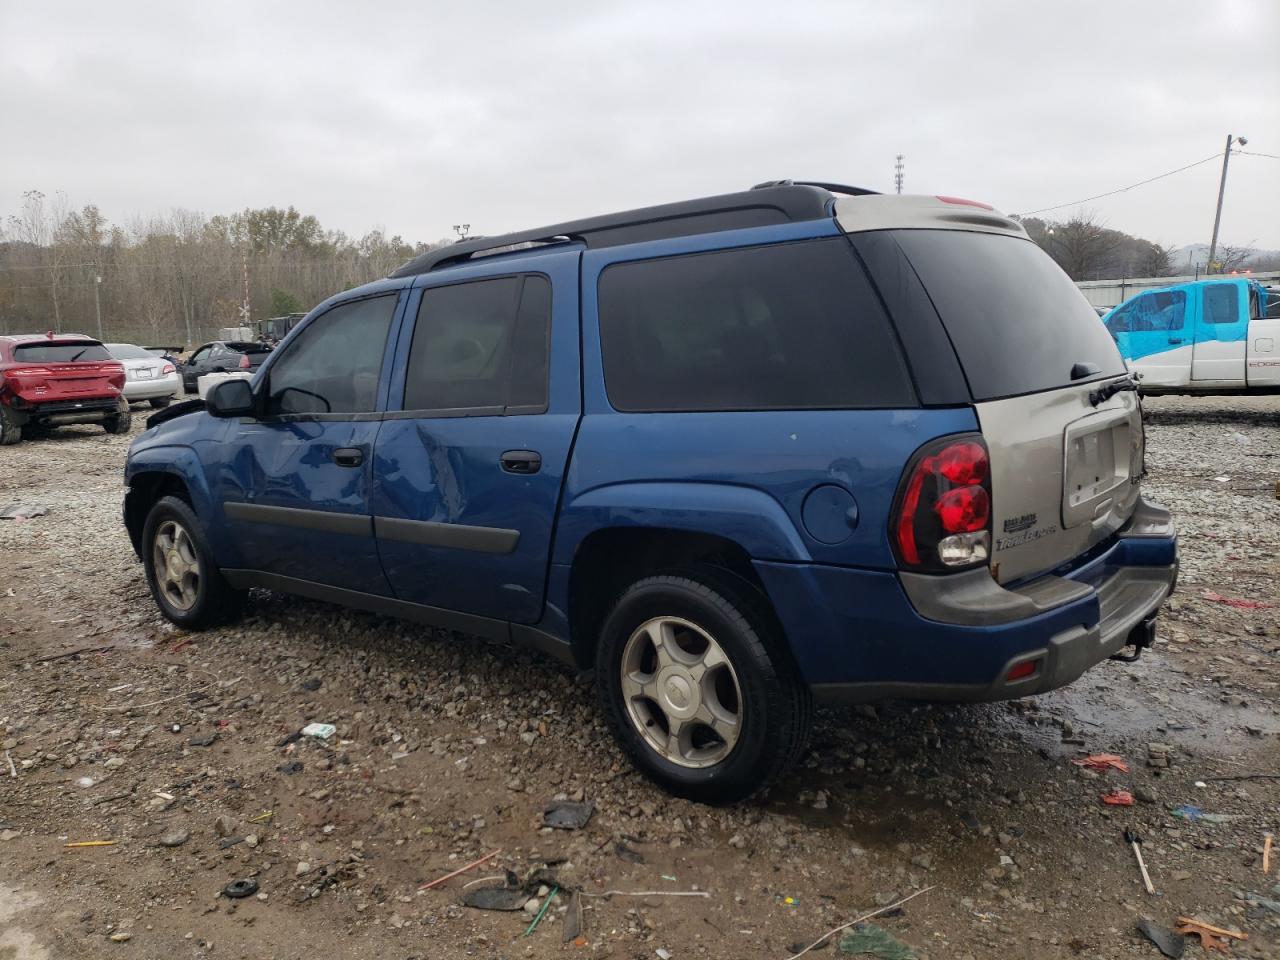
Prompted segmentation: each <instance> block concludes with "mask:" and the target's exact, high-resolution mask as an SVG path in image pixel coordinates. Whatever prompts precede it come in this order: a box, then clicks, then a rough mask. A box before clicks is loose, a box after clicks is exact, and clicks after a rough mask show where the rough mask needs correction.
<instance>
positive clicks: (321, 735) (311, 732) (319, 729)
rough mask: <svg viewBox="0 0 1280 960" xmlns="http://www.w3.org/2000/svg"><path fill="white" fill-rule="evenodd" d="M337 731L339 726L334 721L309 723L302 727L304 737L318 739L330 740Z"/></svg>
mask: <svg viewBox="0 0 1280 960" xmlns="http://www.w3.org/2000/svg"><path fill="white" fill-rule="evenodd" d="M337 732H338V728H337V727H335V726H334V725H333V724H332V723H308V724H307V725H306V726H305V727H303V728H302V735H303V736H304V737H314V738H315V739H317V740H328V739H329V738H330V737H332V736H333V735H334V734H335V733H337Z"/></svg>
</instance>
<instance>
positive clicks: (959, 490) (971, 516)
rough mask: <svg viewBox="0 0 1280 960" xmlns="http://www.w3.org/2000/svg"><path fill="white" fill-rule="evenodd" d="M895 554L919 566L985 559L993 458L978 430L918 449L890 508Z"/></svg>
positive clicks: (932, 567) (965, 564) (940, 566)
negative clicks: (976, 432)
mask: <svg viewBox="0 0 1280 960" xmlns="http://www.w3.org/2000/svg"><path fill="white" fill-rule="evenodd" d="M891 533H892V539H893V543H894V547H895V548H896V550H897V553H898V560H899V561H900V562H901V563H902V564H903V565H904V566H907V567H913V568H916V569H921V570H954V569H956V568H958V567H968V566H973V565H975V564H979V563H985V562H986V560H987V557H988V556H989V555H990V552H991V463H990V461H989V459H988V457H987V447H986V444H984V443H983V442H982V438H981V437H980V436H964V437H947V438H945V439H943V440H938V441H934V442H933V443H930V444H927V445H926V446H924V447H922V448H921V449H920V450H919V451H917V452H916V455H915V456H914V457H913V458H912V460H911V465H910V466H909V467H908V468H907V471H906V473H905V475H904V476H903V480H902V485H901V487H900V489H899V492H898V498H897V507H896V509H895V511H894V514H893V527H892V531H891Z"/></svg>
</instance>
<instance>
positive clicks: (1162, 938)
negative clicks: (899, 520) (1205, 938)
mask: <svg viewBox="0 0 1280 960" xmlns="http://www.w3.org/2000/svg"><path fill="white" fill-rule="evenodd" d="M1138 932H1139V933H1141V934H1142V935H1143V936H1144V937H1146V938H1147V939H1148V940H1150V941H1151V942H1152V943H1154V944H1155V945H1156V949H1157V950H1159V951H1160V952H1161V953H1163V954H1164V955H1165V956H1166V957H1169V958H1170V960H1178V958H1179V957H1181V956H1182V953H1183V951H1184V950H1186V949H1187V941H1186V940H1184V939H1183V938H1182V936H1181V935H1180V934H1177V933H1174V932H1173V931H1172V930H1170V929H1169V928H1168V927H1162V926H1160V925H1159V924H1158V923H1154V922H1153V921H1151V920H1150V919H1148V918H1147V917H1139V918H1138Z"/></svg>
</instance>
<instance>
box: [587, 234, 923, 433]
mask: <svg viewBox="0 0 1280 960" xmlns="http://www.w3.org/2000/svg"><path fill="white" fill-rule="evenodd" d="M599 302H600V338H601V348H602V351H603V354H604V375H605V386H606V388H607V390H608V393H609V401H610V403H612V404H613V406H614V407H615V408H616V409H618V410H624V411H659V410H664V411H682V410H689V411H692V410H803V409H832V408H834V409H839V408H851V407H897V406H912V405H914V404H915V403H916V397H915V392H914V390H913V388H912V385H911V380H910V376H909V374H908V372H907V368H906V364H905V363H904V361H903V359H902V355H901V352H900V350H899V348H898V344H897V342H896V339H895V336H894V333H893V330H892V329H891V327H890V326H889V321H888V318H887V317H886V316H885V314H884V310H883V308H882V307H881V306H880V302H879V300H878V299H877V298H876V296H875V294H874V292H873V291H872V289H871V286H870V283H869V282H868V280H867V278H866V275H865V274H864V273H863V271H862V268H861V267H859V266H858V264H857V262H856V261H855V260H854V257H853V253H852V251H851V250H850V249H849V245H848V242H847V241H845V240H844V239H843V238H841V239H832V240H817V241H808V242H803V243H788V244H779V245H776V246H768V247H749V248H744V249H737V250H719V251H715V252H712V253H698V254H690V255H687V256H681V257H671V258H668V259H663V260H643V261H637V262H632V263H620V264H615V265H614V266H611V267H609V268H608V269H606V270H605V271H604V273H603V274H601V277H600V286H599Z"/></svg>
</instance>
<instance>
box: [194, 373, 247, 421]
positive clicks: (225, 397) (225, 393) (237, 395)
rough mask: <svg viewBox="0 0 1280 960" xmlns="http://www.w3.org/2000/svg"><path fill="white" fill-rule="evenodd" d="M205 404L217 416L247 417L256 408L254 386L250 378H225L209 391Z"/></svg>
mask: <svg viewBox="0 0 1280 960" xmlns="http://www.w3.org/2000/svg"><path fill="white" fill-rule="evenodd" d="M204 405H205V409H206V410H208V411H209V413H211V414H212V415H213V416H215V417H247V416H249V415H251V414H252V413H253V412H254V411H255V409H256V404H255V403H254V400H253V387H251V386H250V385H249V381H248V380H241V379H239V378H236V379H234V380H223V381H222V382H221V383H219V384H217V385H216V386H215V387H214V388H213V389H212V390H210V391H209V396H208V397H207V398H205V402H204Z"/></svg>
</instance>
